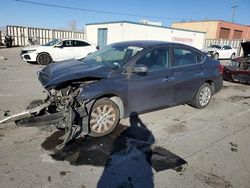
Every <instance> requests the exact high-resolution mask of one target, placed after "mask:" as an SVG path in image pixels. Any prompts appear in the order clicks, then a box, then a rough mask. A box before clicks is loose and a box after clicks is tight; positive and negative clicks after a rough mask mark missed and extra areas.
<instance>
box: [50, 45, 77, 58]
mask: <svg viewBox="0 0 250 188" xmlns="http://www.w3.org/2000/svg"><path fill="white" fill-rule="evenodd" d="M74 57H75V50H74V47H73V41H72V40H64V41H62V42H61V43H60V44H58V45H56V46H55V47H54V48H53V57H52V58H53V60H54V61H62V60H67V59H72V58H74Z"/></svg>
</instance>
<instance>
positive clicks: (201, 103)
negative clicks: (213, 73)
mask: <svg viewBox="0 0 250 188" xmlns="http://www.w3.org/2000/svg"><path fill="white" fill-rule="evenodd" d="M211 97H212V87H211V85H210V84H209V83H204V84H202V85H201V87H200V88H199V89H198V91H197V93H196V94H195V96H194V98H193V100H192V101H191V106H193V107H195V108H198V109H201V108H205V107H206V106H207V105H208V104H209V102H210V100H211Z"/></svg>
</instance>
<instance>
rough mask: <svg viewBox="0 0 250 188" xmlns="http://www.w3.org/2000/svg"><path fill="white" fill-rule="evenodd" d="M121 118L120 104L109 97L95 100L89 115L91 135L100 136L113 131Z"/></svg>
mask: <svg viewBox="0 0 250 188" xmlns="http://www.w3.org/2000/svg"><path fill="white" fill-rule="evenodd" d="M119 119H120V111H119V108H118V106H117V105H116V104H115V103H114V102H113V101H112V100H110V99H108V98H102V99H99V100H97V101H96V102H95V104H94V105H93V107H92V109H91V112H90V117H89V128H90V133H89V135H90V136H92V137H100V136H104V135H107V134H109V133H111V132H112V131H113V130H114V128H115V127H116V125H117V124H118V122H119Z"/></svg>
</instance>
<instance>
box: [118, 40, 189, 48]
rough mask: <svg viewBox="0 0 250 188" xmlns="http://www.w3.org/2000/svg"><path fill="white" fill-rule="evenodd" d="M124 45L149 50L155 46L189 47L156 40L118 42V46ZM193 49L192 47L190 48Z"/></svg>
mask: <svg viewBox="0 0 250 188" xmlns="http://www.w3.org/2000/svg"><path fill="white" fill-rule="evenodd" d="M118 43H119V44H124V45H131V46H138V47H141V48H148V47H154V46H160V45H182V46H188V45H185V44H181V43H175V42H166V41H156V40H135V41H124V42H117V43H116V44H118ZM188 47H191V46H188Z"/></svg>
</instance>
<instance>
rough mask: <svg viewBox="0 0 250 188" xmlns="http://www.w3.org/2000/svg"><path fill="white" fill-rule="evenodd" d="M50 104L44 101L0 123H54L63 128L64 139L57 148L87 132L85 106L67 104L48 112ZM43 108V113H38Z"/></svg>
mask: <svg viewBox="0 0 250 188" xmlns="http://www.w3.org/2000/svg"><path fill="white" fill-rule="evenodd" d="M50 105H51V102H50V101H46V102H44V103H43V104H41V105H40V106H37V107H35V108H32V109H29V110H25V111H23V112H21V113H18V114H15V115H12V116H9V117H7V118H5V119H3V120H1V121H0V124H1V123H8V122H11V121H15V122H16V125H17V126H23V127H32V126H51V125H55V126H56V127H58V128H63V129H64V130H65V134H64V135H63V137H62V138H63V140H64V141H63V143H61V144H60V145H58V146H57V148H58V149H60V148H62V147H64V146H65V145H66V144H67V143H69V142H70V141H72V140H74V139H76V138H78V137H81V136H84V135H86V134H88V133H89V129H88V121H89V119H88V112H87V108H85V107H80V108H73V107H72V106H68V109H67V110H65V111H62V112H56V113H49V112H47V111H46V110H47V109H48V107H49V106H50ZM44 109H45V113H44V115H39V113H40V112H41V111H42V110H44Z"/></svg>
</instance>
